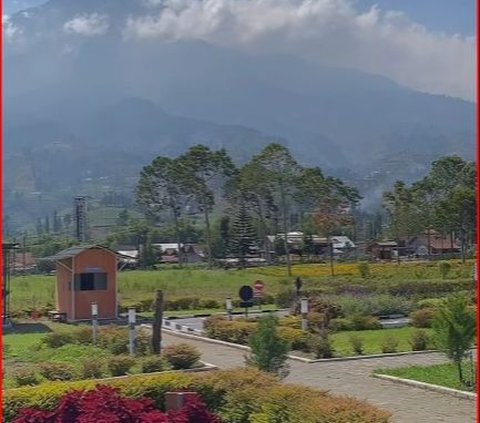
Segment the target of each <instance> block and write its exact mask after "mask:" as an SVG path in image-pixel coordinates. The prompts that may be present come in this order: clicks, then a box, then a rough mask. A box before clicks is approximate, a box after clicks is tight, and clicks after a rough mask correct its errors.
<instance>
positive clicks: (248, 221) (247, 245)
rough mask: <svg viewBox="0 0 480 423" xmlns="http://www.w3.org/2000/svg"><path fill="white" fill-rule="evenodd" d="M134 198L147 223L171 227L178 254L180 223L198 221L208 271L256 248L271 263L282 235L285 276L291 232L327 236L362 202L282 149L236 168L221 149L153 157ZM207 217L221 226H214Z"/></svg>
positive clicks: (347, 188) (352, 190)
mask: <svg viewBox="0 0 480 423" xmlns="http://www.w3.org/2000/svg"><path fill="white" fill-rule="evenodd" d="M136 196H137V202H138V204H139V206H140V207H141V209H142V211H143V212H144V213H145V216H146V218H147V220H148V221H150V222H152V223H153V224H159V223H162V222H163V223H165V222H172V223H173V227H174V231H175V238H176V242H177V244H178V250H179V251H180V250H181V249H180V245H181V244H182V243H183V242H184V241H185V240H184V239H182V234H181V224H182V223H181V222H182V218H183V217H185V215H189V214H197V215H199V214H200V215H201V216H202V220H203V226H204V240H205V245H206V250H207V258H208V262H209V265H210V266H213V260H214V258H215V257H225V256H226V255H228V254H229V253H232V254H235V255H236V256H238V257H239V259H240V262H242V261H244V259H245V257H246V256H247V255H248V254H249V253H250V252H251V251H252V249H253V248H254V246H257V247H258V248H260V249H262V250H263V251H265V253H266V254H267V256H268V248H267V245H266V239H267V236H268V235H276V234H278V233H282V234H283V237H282V238H283V248H284V251H285V257H286V263H287V269H288V274H289V275H290V274H291V263H290V255H289V249H290V246H289V243H288V240H287V233H288V232H289V231H290V230H291V228H292V227H293V226H296V227H297V226H300V227H305V228H310V231H311V232H312V231H315V232H321V233H323V234H324V235H325V236H330V235H331V234H332V231H333V230H336V229H338V228H339V227H341V226H342V225H344V224H345V223H346V219H345V222H344V221H343V220H342V218H341V216H346V215H348V213H349V211H350V210H351V208H353V207H355V206H356V205H357V204H358V202H359V200H360V199H361V197H360V195H359V193H358V191H357V190H356V189H355V188H353V187H350V186H347V185H345V184H344V183H343V182H342V181H341V180H340V179H338V178H332V177H328V176H325V175H324V174H323V172H322V171H321V169H320V168H309V167H303V166H301V165H300V164H299V163H298V162H297V161H296V160H295V158H294V157H293V156H292V155H291V153H290V151H289V150H288V149H287V148H286V147H284V146H282V145H279V144H270V145H268V146H266V147H265V148H264V149H263V150H262V151H261V152H260V153H259V154H258V155H256V156H254V157H252V159H251V160H250V161H249V162H247V163H245V164H243V165H242V166H239V167H238V166H235V164H234V162H233V160H232V159H231V157H230V156H229V155H228V154H227V152H226V151H225V150H223V149H222V150H217V151H214V150H211V149H209V148H208V147H206V146H203V145H197V146H194V147H191V148H190V149H189V150H188V151H187V152H185V153H184V154H182V155H180V156H178V157H176V158H169V157H157V158H155V159H154V160H153V161H152V163H151V164H150V165H148V166H146V167H145V168H144V169H143V170H142V172H141V175H140V179H139V182H138V187H137V191H136ZM212 216H215V217H216V222H218V223H216V222H214V223H213V225H212ZM313 228H314V229H313ZM267 258H268V257H267ZM180 260H181V257H180Z"/></svg>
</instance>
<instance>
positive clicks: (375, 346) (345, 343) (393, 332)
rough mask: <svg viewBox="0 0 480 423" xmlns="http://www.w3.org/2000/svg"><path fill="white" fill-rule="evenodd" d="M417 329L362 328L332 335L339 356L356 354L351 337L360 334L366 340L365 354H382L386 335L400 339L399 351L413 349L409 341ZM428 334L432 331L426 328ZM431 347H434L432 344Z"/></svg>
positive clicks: (336, 353)
mask: <svg viewBox="0 0 480 423" xmlns="http://www.w3.org/2000/svg"><path fill="white" fill-rule="evenodd" d="M415 330H416V329H414V328H411V327H405V328H398V329H379V330H362V331H345V332H338V333H334V334H333V335H332V340H333V348H334V349H335V355H336V356H338V357H348V356H352V355H355V354H354V351H353V349H352V346H351V343H350V341H349V340H350V337H351V336H352V335H355V336H358V337H360V338H362V339H363V341H364V344H363V345H364V352H363V354H364V355H369V354H381V353H382V342H383V341H384V339H385V338H386V337H393V338H395V339H396V340H397V341H398V347H397V351H398V352H401V351H412V347H411V345H410V343H409V341H410V337H411V336H412V333H413V332H414V331H415ZM425 332H427V334H429V333H431V330H429V329H425ZM430 348H433V346H432V345H430Z"/></svg>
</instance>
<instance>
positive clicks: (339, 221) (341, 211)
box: [313, 193, 352, 276]
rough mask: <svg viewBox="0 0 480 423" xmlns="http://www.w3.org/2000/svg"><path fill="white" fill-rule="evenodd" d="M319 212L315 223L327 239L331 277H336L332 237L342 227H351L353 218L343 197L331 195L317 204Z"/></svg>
mask: <svg viewBox="0 0 480 423" xmlns="http://www.w3.org/2000/svg"><path fill="white" fill-rule="evenodd" d="M317 207H318V208H317V212H316V213H315V214H314V216H313V223H314V225H315V227H316V228H317V230H318V231H319V233H320V234H322V235H324V236H326V237H327V248H328V250H329V257H330V271H331V275H332V276H335V270H334V260H333V259H334V251H333V242H332V239H331V238H332V235H334V232H335V231H337V230H338V231H340V230H341V229H342V227H344V226H347V225H350V224H351V222H352V219H351V216H350V215H349V214H348V209H347V208H346V204H345V202H344V200H343V199H342V198H341V197H338V196H336V195H334V194H333V193H330V194H329V196H327V197H324V198H323V199H322V200H321V201H320V202H319V203H318V204H317Z"/></svg>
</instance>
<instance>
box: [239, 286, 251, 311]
mask: <svg viewBox="0 0 480 423" xmlns="http://www.w3.org/2000/svg"><path fill="white" fill-rule="evenodd" d="M238 296H239V297H240V299H241V300H242V302H241V303H240V307H243V308H245V317H248V308H249V307H251V306H252V305H253V301H252V298H253V289H252V287H251V286H248V285H243V286H242V287H241V288H240V291H239V292H238Z"/></svg>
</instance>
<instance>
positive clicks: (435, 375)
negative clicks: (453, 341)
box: [375, 362, 475, 391]
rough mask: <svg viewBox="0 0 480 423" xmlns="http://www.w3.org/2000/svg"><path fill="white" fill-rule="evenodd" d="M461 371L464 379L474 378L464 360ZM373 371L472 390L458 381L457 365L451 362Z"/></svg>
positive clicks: (470, 368)
mask: <svg viewBox="0 0 480 423" xmlns="http://www.w3.org/2000/svg"><path fill="white" fill-rule="evenodd" d="M472 370H473V372H472ZM463 372H464V377H465V379H466V380H468V381H471V380H473V379H474V378H473V377H472V375H474V374H475V369H472V365H471V364H470V363H467V362H465V363H464V364H463ZM375 373H379V374H384V375H390V376H396V377H400V378H402V379H412V380H416V381H419V382H426V383H431V384H433V385H440V386H446V387H447V388H453V389H460V390H463V391H467V390H471V391H473V390H474V389H468V388H467V387H465V386H464V385H462V384H461V383H460V380H459V377H458V370H457V366H456V365H454V364H452V363H447V364H439V365H436V366H428V367H421V366H412V367H402V368H400V369H380V370H377V371H375Z"/></svg>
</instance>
